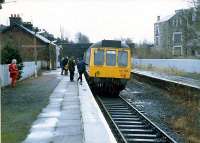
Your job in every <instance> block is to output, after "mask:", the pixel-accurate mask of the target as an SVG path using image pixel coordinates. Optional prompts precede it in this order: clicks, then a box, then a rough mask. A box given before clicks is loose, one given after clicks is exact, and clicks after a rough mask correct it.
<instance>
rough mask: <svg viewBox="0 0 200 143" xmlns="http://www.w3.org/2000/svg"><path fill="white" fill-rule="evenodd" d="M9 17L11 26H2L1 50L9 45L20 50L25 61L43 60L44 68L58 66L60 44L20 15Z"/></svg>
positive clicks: (0, 32) (0, 36)
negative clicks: (49, 38)
mask: <svg viewBox="0 0 200 143" xmlns="http://www.w3.org/2000/svg"><path fill="white" fill-rule="evenodd" d="M9 19H10V25H9V26H1V31H0V38H1V39H0V40H1V50H2V49H3V48H5V47H6V46H7V45H9V46H11V47H12V48H16V49H17V50H18V51H19V53H20V55H21V57H22V60H23V61H26V62H27V61H35V60H37V61H41V62H42V68H45V69H53V68H56V65H57V61H58V60H57V57H58V54H59V53H58V51H59V50H58V46H57V45H56V44H54V43H53V42H52V41H50V40H48V39H47V38H45V37H44V36H42V35H40V34H38V33H37V32H38V30H37V28H34V27H33V25H32V24H31V23H30V22H23V21H22V18H21V17H20V16H19V15H15V14H14V15H11V16H10V17H9Z"/></svg>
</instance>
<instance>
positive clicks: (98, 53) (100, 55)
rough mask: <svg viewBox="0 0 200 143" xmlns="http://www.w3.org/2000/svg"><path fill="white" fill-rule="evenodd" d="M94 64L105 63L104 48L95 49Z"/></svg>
mask: <svg viewBox="0 0 200 143" xmlns="http://www.w3.org/2000/svg"><path fill="white" fill-rule="evenodd" d="M94 64H95V65H103V64H104V51H103V50H95V51H94Z"/></svg>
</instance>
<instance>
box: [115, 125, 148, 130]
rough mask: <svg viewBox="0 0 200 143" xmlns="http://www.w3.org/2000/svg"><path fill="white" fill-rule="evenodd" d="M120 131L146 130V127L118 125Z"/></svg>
mask: <svg viewBox="0 0 200 143" xmlns="http://www.w3.org/2000/svg"><path fill="white" fill-rule="evenodd" d="M117 126H118V127H119V128H120V129H144V128H147V127H146V126H145V125H117Z"/></svg>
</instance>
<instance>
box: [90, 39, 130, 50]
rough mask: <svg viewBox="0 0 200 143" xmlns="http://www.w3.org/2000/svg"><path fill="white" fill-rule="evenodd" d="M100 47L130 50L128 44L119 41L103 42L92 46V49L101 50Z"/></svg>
mask: <svg viewBox="0 0 200 143" xmlns="http://www.w3.org/2000/svg"><path fill="white" fill-rule="evenodd" d="M100 47H113V48H129V46H128V45H127V44H126V43H124V42H121V41H118V40H102V41H99V42H97V43H94V44H92V45H91V46H90V48H100Z"/></svg>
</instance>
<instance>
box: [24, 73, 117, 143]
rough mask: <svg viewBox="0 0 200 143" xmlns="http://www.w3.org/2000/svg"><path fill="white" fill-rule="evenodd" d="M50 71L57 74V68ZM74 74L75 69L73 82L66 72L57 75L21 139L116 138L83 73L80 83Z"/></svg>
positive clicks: (71, 142) (82, 142)
mask: <svg viewBox="0 0 200 143" xmlns="http://www.w3.org/2000/svg"><path fill="white" fill-rule="evenodd" d="M53 72H56V74H57V75H58V77H60V75H59V74H60V72H59V70H57V71H53ZM54 74H55V73H54ZM77 76H78V74H77V73H76V74H75V81H74V82H70V80H69V76H61V78H62V80H61V81H60V83H59V84H58V85H57V87H56V88H55V89H54V91H53V92H52V94H51V96H50V98H49V104H48V105H47V106H46V107H45V108H43V110H42V112H41V113H40V114H39V115H38V117H37V119H36V121H35V122H34V123H33V124H32V127H31V129H30V133H29V134H28V135H27V137H26V139H25V140H24V141H23V143H36V142H37V143H115V142H116V140H115V138H114V136H113V134H112V132H111V130H110V128H109V126H108V124H107V122H106V120H105V118H104V116H103V114H102V113H101V111H100V109H99V107H98V105H97V103H96V101H95V99H94V97H93V95H92V93H91V91H90V88H89V86H88V84H87V82H86V80H85V77H83V83H82V85H80V84H79V83H78V82H77V81H76V79H77ZM52 82H53V81H52Z"/></svg>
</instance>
